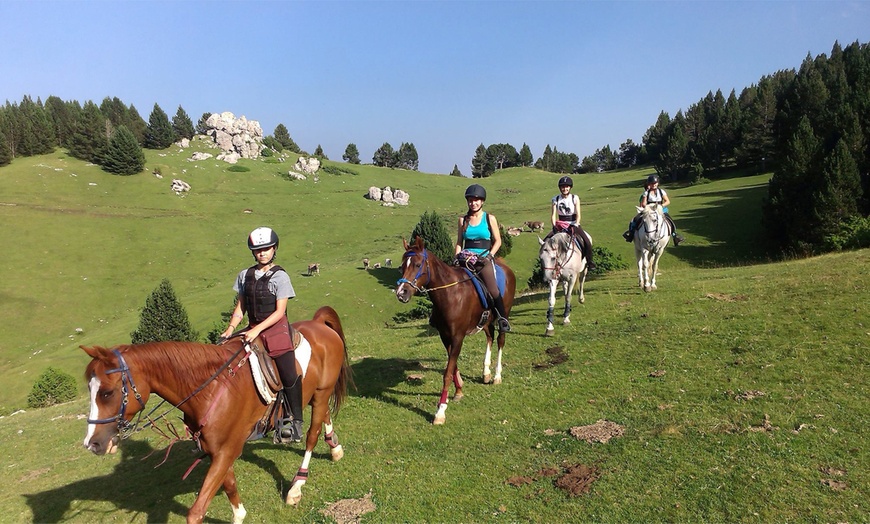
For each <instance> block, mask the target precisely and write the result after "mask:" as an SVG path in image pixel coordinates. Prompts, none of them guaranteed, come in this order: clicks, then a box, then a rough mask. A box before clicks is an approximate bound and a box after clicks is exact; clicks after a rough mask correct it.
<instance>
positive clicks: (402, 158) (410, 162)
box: [397, 142, 420, 171]
mask: <svg viewBox="0 0 870 524" xmlns="http://www.w3.org/2000/svg"><path fill="white" fill-rule="evenodd" d="M398 153H399V160H398V164H397V167H400V168H402V169H410V170H411V171H417V168H419V167H420V160H419V157H418V156H417V148H416V147H414V144H411V143H407V144H406V143H405V142H402V145H400V146H399V151H398Z"/></svg>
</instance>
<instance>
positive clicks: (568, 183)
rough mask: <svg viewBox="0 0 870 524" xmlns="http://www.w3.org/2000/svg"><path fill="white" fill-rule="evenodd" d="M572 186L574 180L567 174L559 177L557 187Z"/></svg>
mask: <svg viewBox="0 0 870 524" xmlns="http://www.w3.org/2000/svg"><path fill="white" fill-rule="evenodd" d="M565 186H568V187H574V181H573V180H571V177H569V176H563V177H562V178H560V179H559V187H565Z"/></svg>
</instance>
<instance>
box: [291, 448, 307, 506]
mask: <svg viewBox="0 0 870 524" xmlns="http://www.w3.org/2000/svg"><path fill="white" fill-rule="evenodd" d="M309 462H311V452H310V451H308V450H305V456H304V457H303V458H302V465H301V466H299V471H306V472H307V471H308V463H309ZM305 482H306V481H305V478H304V477H300V476H298V475H297V476H296V478H295V479H293V486H291V487H290V491H288V492H287V500H286V502H287V504H290V505H293V506H296V505H298V504H299V501H300V500H302V486H304V485H305Z"/></svg>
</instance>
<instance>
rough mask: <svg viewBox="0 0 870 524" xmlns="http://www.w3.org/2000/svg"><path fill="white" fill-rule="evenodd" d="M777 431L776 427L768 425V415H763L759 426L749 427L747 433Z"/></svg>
mask: <svg viewBox="0 0 870 524" xmlns="http://www.w3.org/2000/svg"><path fill="white" fill-rule="evenodd" d="M778 429H779V427H778V426H774V425H773V424H771V423H770V415H768V414H767V413H765V414H764V420H762V421H761V425H760V426H749V431H753V432H756V433H758V432H762V431H768V432H769V431H774V430H778Z"/></svg>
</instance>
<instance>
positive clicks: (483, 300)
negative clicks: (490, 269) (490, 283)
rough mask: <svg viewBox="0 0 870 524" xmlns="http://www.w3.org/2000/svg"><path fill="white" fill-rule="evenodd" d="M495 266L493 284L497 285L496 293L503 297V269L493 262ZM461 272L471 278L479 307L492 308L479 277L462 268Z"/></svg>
mask: <svg viewBox="0 0 870 524" xmlns="http://www.w3.org/2000/svg"><path fill="white" fill-rule="evenodd" d="M493 265H494V266H495V283H496V285H498V292H499V293H501V295H502V296H504V283H505V277H504V269H502V268H501V266H499V265H498V264H496V263H495V262H493ZM462 270H463V271H465V272H466V273H468V276H469V277H471V282H472V283H473V284H474V289H475V290H477V298H479V299H480V305H481V306H483V309H489V308H491V307H493V304H491V303H490V301H489V298H488V297H487V294H486V288H485V287H484V286H483V283H482V282H481V281H480V277H478V276H477V275H476V274H474V272H473V271H470V270H468V269H466V268H462Z"/></svg>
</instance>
